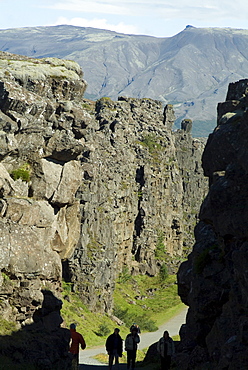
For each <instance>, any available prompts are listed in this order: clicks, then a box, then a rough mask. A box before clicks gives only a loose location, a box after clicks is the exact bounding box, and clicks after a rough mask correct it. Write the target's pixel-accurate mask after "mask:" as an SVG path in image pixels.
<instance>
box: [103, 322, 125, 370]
mask: <svg viewBox="0 0 248 370" xmlns="http://www.w3.org/2000/svg"><path fill="white" fill-rule="evenodd" d="M119 332H120V329H118V328H116V329H115V330H114V333H113V334H111V335H110V336H109V337H108V338H107V340H106V351H107V352H108V355H109V370H111V369H112V366H113V362H114V359H115V365H119V357H122V338H121V336H120V334H119Z"/></svg>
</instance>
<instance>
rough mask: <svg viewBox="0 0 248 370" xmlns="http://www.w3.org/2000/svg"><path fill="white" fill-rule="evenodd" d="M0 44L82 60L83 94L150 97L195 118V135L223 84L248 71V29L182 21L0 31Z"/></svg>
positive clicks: (208, 124) (211, 119)
mask: <svg viewBox="0 0 248 370" xmlns="http://www.w3.org/2000/svg"><path fill="white" fill-rule="evenodd" d="M0 50H2V51H8V52H11V53H15V54H21V55H26V56H30V57H37V58H45V57H51V56H55V57H58V58H63V59H71V60H74V61H76V62H78V63H79V64H80V66H81V67H82V69H83V72H84V78H85V80H86V81H87V83H88V87H87V90H86V94H85V97H88V98H90V99H92V100H96V99H99V98H101V97H103V96H108V97H110V98H111V99H113V100H116V99H117V97H118V96H127V97H135V98H143V97H145V98H152V99H156V100H160V101H162V102H163V103H164V104H166V103H170V104H173V105H174V109H175V112H176V116H177V120H176V126H177V127H179V124H180V122H181V120H182V119H184V118H190V119H192V120H193V122H194V124H193V130H192V132H193V135H194V136H207V135H208V134H209V133H210V132H211V131H212V130H213V128H214V127H215V125H216V104H217V103H218V102H219V101H223V100H225V94H226V91H227V87H228V84H229V83H230V82H235V81H237V80H239V79H243V78H247V76H248V30H241V29H231V28H195V27H192V26H187V27H186V28H185V29H184V30H183V31H182V32H180V33H178V34H177V35H175V36H173V37H166V38H156V37H151V36H142V35H140V36H139V35H138V36H137V35H126V34H120V33H116V32H113V31H107V30H100V29H94V28H84V27H75V26H68V25H61V26H53V27H27V28H15V29H8V30H0Z"/></svg>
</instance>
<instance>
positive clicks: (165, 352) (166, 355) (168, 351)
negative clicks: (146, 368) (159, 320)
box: [157, 330, 175, 370]
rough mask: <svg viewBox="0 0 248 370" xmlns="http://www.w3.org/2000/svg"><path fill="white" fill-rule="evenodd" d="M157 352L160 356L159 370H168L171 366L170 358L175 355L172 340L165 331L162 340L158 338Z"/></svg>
mask: <svg viewBox="0 0 248 370" xmlns="http://www.w3.org/2000/svg"><path fill="white" fill-rule="evenodd" d="M157 351H158V353H159V355H160V361H161V370H169V369H170V365H171V357H172V356H173V355H174V353H175V346H174V342H173V339H172V338H171V337H170V336H169V333H168V331H167V330H166V331H165V332H164V334H163V336H162V338H160V339H159V341H158V344H157Z"/></svg>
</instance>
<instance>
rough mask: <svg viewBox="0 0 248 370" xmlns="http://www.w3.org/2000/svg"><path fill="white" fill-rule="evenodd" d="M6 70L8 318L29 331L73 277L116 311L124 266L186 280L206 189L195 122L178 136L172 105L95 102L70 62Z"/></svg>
mask: <svg viewBox="0 0 248 370" xmlns="http://www.w3.org/2000/svg"><path fill="white" fill-rule="evenodd" d="M0 66H1V69H0V77H1V79H0V81H1V82H0V214H1V219H0V223H1V227H0V231H1V237H0V248H1V249H0V269H1V275H0V298H1V307H0V312H1V314H2V317H4V318H6V319H7V320H9V319H14V320H16V321H17V322H18V323H19V324H20V325H23V324H26V323H29V322H30V320H31V319H32V316H33V313H34V312H35V311H36V310H37V308H39V307H40V306H41V304H42V301H43V295H42V293H41V290H42V288H44V287H46V289H50V290H51V291H52V292H53V293H54V294H55V295H57V296H58V295H59V292H60V289H61V279H62V277H64V279H66V280H68V281H70V282H72V283H73V284H74V288H75V289H77V291H78V292H79V293H80V294H81V297H82V300H83V301H84V302H85V303H86V304H88V306H89V307H90V308H91V309H92V310H98V311H99V312H101V311H102V312H103V311H105V312H111V309H112V293H113V290H114V286H115V280H116V278H117V277H118V275H119V273H120V272H121V271H122V270H123V268H124V267H126V268H128V270H129V271H130V273H132V274H139V273H143V274H149V275H151V276H153V275H156V274H158V273H159V271H160V269H161V267H162V266H163V265H166V267H167V269H169V270H170V271H172V272H173V271H176V269H177V266H178V264H179V262H180V260H181V259H182V258H184V257H185V255H187V253H188V251H189V250H190V248H191V245H192V244H193V228H194V225H195V222H196V219H197V212H198V210H199V205H200V202H201V200H202V199H203V197H204V196H205V194H206V189H207V183H206V179H204V177H203V172H202V169H201V165H200V163H201V155H202V152H203V147H204V145H205V142H204V140H203V139H202V140H201V139H192V137H191V134H190V129H191V125H192V122H184V124H182V129H181V130H178V131H176V132H173V131H172V130H171V129H172V125H173V122H174V120H175V117H174V111H173V107H172V106H171V105H167V106H166V107H165V108H164V109H163V107H162V104H161V102H159V101H154V100H150V99H132V98H125V97H122V98H120V99H119V101H117V102H113V101H112V100H110V99H108V98H102V99H100V100H98V101H97V102H92V101H89V100H86V99H84V98H83V95H84V92H85V89H86V83H85V81H84V80H83V79H82V77H83V75H82V71H81V69H80V68H79V66H78V64H76V63H74V62H71V61H63V60H59V59H55V58H46V59H41V60H37V59H30V58H26V57H22V56H17V55H12V54H8V53H0ZM188 121H189V120H188Z"/></svg>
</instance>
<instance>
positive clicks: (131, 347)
mask: <svg viewBox="0 0 248 370" xmlns="http://www.w3.org/2000/svg"><path fill="white" fill-rule="evenodd" d="M139 342H140V337H139V335H138V329H137V328H136V327H133V328H132V331H131V333H130V334H128V335H127V337H126V340H125V350H126V351H127V369H130V366H131V369H134V367H135V360H136V352H137V348H138V343H139Z"/></svg>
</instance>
